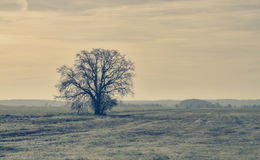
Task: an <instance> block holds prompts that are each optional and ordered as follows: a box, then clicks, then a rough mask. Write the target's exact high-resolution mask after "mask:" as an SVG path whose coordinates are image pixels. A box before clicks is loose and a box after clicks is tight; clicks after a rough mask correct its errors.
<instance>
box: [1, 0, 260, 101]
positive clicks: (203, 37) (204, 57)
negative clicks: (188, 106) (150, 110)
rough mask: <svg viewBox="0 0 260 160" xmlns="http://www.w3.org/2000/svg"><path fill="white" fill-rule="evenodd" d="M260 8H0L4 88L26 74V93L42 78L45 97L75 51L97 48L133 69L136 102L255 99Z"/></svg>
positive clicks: (161, 2) (13, 0)
mask: <svg viewBox="0 0 260 160" xmlns="http://www.w3.org/2000/svg"><path fill="white" fill-rule="evenodd" d="M3 6H5V7H3ZM21 6H22V7H21ZM259 6H260V1H259V0H251V1H250V3H249V2H247V1H242V0H211V1H208V0H175V1H174V0H139V1H137V0H131V1H130V0H110V1H107V0H96V1H90V0H74V1H73V0H27V1H21V0H20V1H19V3H18V0H0V8H2V11H1V12H0V13H1V14H0V45H1V48H0V62H1V63H0V68H2V70H3V71H4V70H5V73H6V74H5V76H2V80H5V81H7V80H10V79H11V80H13V81H12V82H13V85H12V86H14V87H15V84H18V82H17V83H16V80H17V79H18V78H19V77H22V76H23V75H26V74H25V73H30V74H31V75H30V74H29V75H28V84H27V85H26V84H24V85H25V87H28V88H30V82H32V81H30V82H29V80H30V79H31V78H32V79H33V76H40V78H39V79H41V80H44V82H46V83H45V84H44V85H46V86H50V92H51V91H52V88H53V85H54V82H55V81H56V80H57V79H58V78H57V77H56V75H55V68H57V67H58V66H59V65H61V64H69V63H72V62H73V59H74V54H75V53H76V52H78V51H79V50H81V49H85V48H86V49H91V48H94V47H103V48H112V49H118V50H120V51H122V52H123V53H126V54H128V56H129V57H130V58H131V59H132V60H133V61H135V62H136V65H137V67H136V68H137V71H136V72H137V75H138V76H137V79H136V86H137V88H136V92H137V98H140V99H141V98H156V97H158V98H174V97H173V96H175V95H171V94H172V91H174V92H175V93H176V94H178V95H176V96H179V97H180V98H188V97H187V95H191V96H192V95H193V96H194V95H195V96H196V95H198V94H201V95H199V96H201V97H204V98H207V97H206V96H209V97H208V98H210V96H211V97H213V98H214V95H215V96H216V97H221V96H222V95H227V96H228V95H235V96H240V97H243V96H244V97H249V98H250V96H251V98H252V97H257V96H258V95H257V94H254V95H253V93H250V90H252V91H255V93H257V92H258V91H259V90H260V86H259V85H258V84H259V83H258V82H259V81H260V76H257V75H260V70H259V68H260V65H259V61H258V60H259V59H260V54H259V50H260V46H259V44H258V43H259V41H260V38H259V37H260V36H259V35H260V23H259V22H260V17H259V15H260V7H259ZM3 8H4V9H3ZM21 8H22V10H24V11H26V10H27V11H26V12H21V11H20V10H21ZM3 10H4V11H3ZM14 48H15V49H14ZM50 57H52V58H50ZM14 59H15V60H14ZM38 59H40V60H41V63H40V65H36V64H35V62H38ZM6 66H9V67H10V69H6ZM46 66H48V68H47V69H46ZM13 67H14V68H13ZM28 68H29V69H31V68H32V69H33V70H32V71H31V70H30V71H27V69H28ZM3 71H2V72H3ZM9 71H10V72H12V71H13V72H15V73H17V77H14V76H13V75H14V74H9ZM39 71H41V72H39ZM249 71H250V72H249ZM43 73H44V74H43ZM49 73H53V75H52V76H45V75H49ZM41 75H44V76H41ZM51 79H52V82H49V81H50V80H51ZM48 80H49V81H48ZM162 81H163V82H164V83H161V82H162ZM234 81H235V83H236V85H235V86H234V85H233V87H232V84H233V83H234ZM247 81H248V82H249V83H250V84H249V83H248V84H246V82H247ZM47 82H48V83H47ZM147 82H149V83H147ZM50 83H53V84H50ZM2 84H3V83H2ZM151 86H154V87H152V88H151ZM200 88H202V89H201V90H204V91H205V93H207V94H204V95H203V93H201V92H200V91H201V90H200ZM227 88H228V89H229V91H227ZM152 90H156V91H158V92H153V91H152ZM232 90H236V91H237V93H239V94H236V92H233V91H232ZM239 90H240V91H241V92H239ZM243 90H248V92H243ZM214 91H216V92H218V93H216V94H215V93H214ZM18 92H19V91H18ZM159 93H160V94H159ZM21 94H22V93H21ZM46 94H47V93H46ZM50 94H52V93H50ZM145 95H147V96H145ZM9 96H10V97H11V96H12V95H11V93H10V95H9ZM32 96H33V94H32ZM46 97H48V95H46ZM177 98H178V97H177ZM226 98H227V97H226ZM229 98H232V97H229Z"/></svg>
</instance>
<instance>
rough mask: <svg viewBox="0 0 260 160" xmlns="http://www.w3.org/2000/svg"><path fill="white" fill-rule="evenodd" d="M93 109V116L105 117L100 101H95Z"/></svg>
mask: <svg viewBox="0 0 260 160" xmlns="http://www.w3.org/2000/svg"><path fill="white" fill-rule="evenodd" d="M94 105H95V106H94V108H95V113H94V114H95V115H105V114H104V111H103V110H102V106H101V102H100V101H96V102H95V104H94Z"/></svg>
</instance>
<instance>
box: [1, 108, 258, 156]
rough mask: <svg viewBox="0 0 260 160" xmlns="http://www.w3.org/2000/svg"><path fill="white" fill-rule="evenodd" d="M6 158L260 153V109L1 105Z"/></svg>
mask: <svg viewBox="0 0 260 160" xmlns="http://www.w3.org/2000/svg"><path fill="white" fill-rule="evenodd" d="M0 159H10V160H23V159H24V160H31V159H32V160H39V159H44V160H175V159H176V160H179V159H195V160H204V159H212V160H213V159H214V160H218V159H221V160H222V159H225V160H228V159H230V160H235V159H236V160H242V159H243V160H250V159H251V160H256V159H260V109H194V110H191V109H173V108H169V107H168V108H167V107H157V108H156V107H152V108H148V107H139V108H135V107H127V108H122V107H117V108H115V109H114V110H113V112H111V113H109V115H108V116H106V117H97V116H93V115H75V114H71V113H70V111H69V109H68V108H63V107H0Z"/></svg>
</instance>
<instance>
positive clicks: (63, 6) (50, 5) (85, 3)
mask: <svg viewBox="0 0 260 160" xmlns="http://www.w3.org/2000/svg"><path fill="white" fill-rule="evenodd" d="M171 1H176V0H109V1H107V0H95V1H92V0H75V1H72V0H44V1H43V0H28V4H29V6H28V7H29V9H30V10H38V11H42V10H55V11H82V10H88V9H94V8H104V7H118V6H125V5H140V4H149V3H159V2H171ZM177 1H185V0H177Z"/></svg>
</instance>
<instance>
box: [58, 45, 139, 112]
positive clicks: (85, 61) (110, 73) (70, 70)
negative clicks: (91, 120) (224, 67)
mask: <svg viewBox="0 0 260 160" xmlns="http://www.w3.org/2000/svg"><path fill="white" fill-rule="evenodd" d="M134 70H135V67H134V64H133V62H132V61H130V60H128V59H126V57H125V55H122V54H120V53H119V52H118V51H117V50H105V49H93V50H92V51H86V50H83V51H81V52H80V53H78V54H76V60H75V64H74V66H73V67H68V66H66V65H64V66H62V67H60V68H58V72H59V73H60V75H61V78H60V83H59V84H58V85H57V87H58V90H59V92H60V96H58V98H63V99H65V100H67V101H69V102H70V103H71V107H72V109H76V110H78V111H80V110H82V109H83V108H84V107H87V106H90V107H91V109H92V110H93V111H94V113H95V114H96V115H104V114H106V111H107V110H110V109H111V108H112V107H113V106H115V105H116V104H117V99H116V97H120V96H125V95H127V94H133V89H132V88H133V87H132V86H133V77H134Z"/></svg>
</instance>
